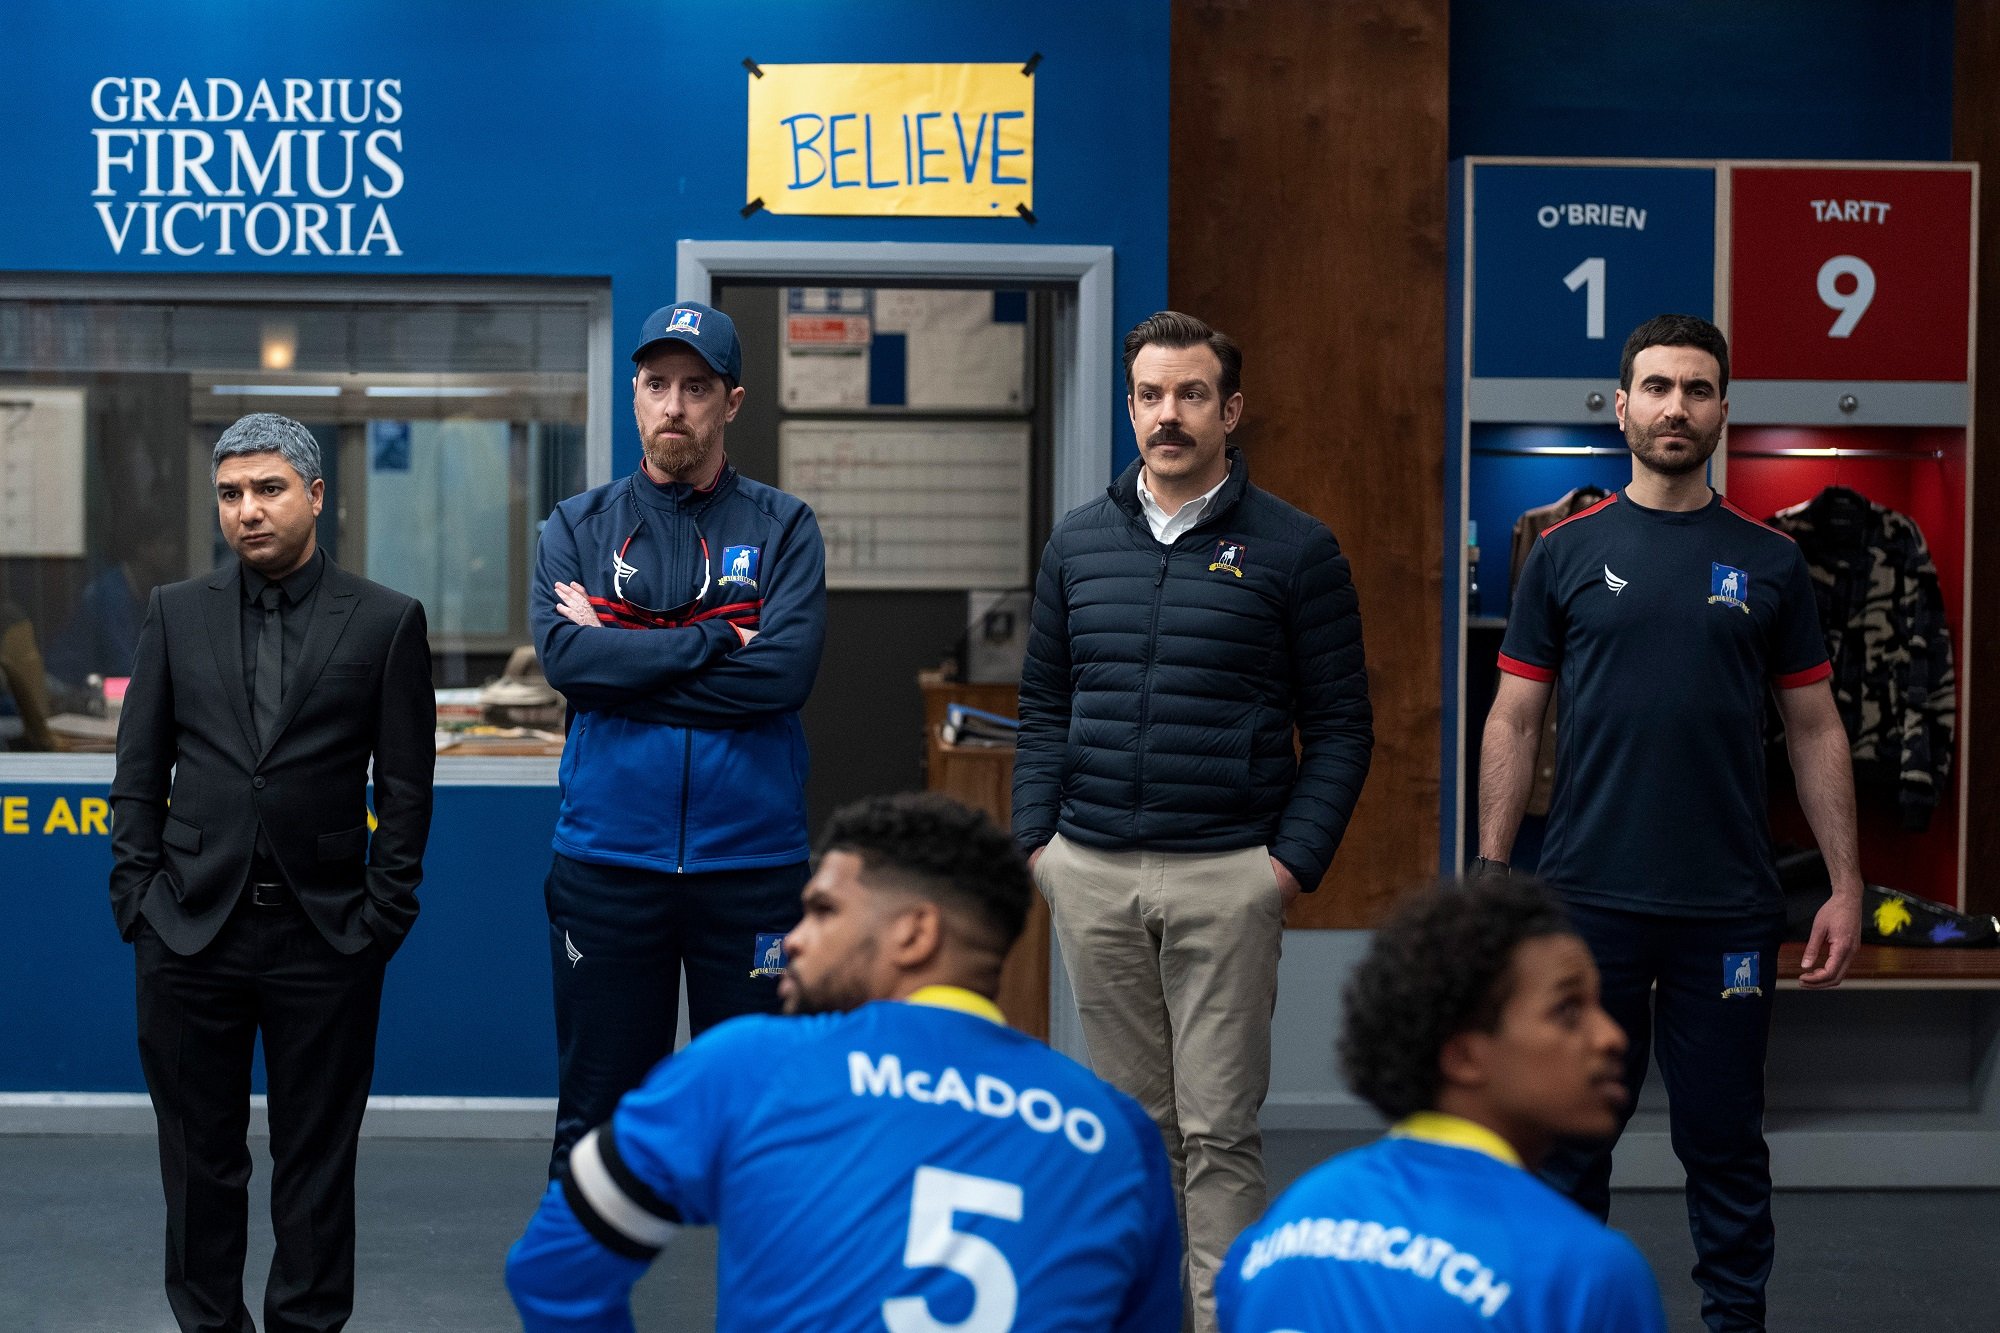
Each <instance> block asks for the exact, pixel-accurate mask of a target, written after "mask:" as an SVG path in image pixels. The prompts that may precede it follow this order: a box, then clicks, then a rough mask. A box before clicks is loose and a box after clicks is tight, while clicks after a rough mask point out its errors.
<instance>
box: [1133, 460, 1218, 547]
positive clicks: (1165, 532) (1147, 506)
mask: <svg viewBox="0 0 2000 1333" xmlns="http://www.w3.org/2000/svg"><path fill="white" fill-rule="evenodd" d="M1228 484H1229V474H1228V473H1226V472H1225V473H1224V474H1223V475H1222V480H1221V481H1218V482H1216V483H1215V486H1214V487H1213V489H1211V490H1210V491H1209V492H1208V493H1207V494H1206V495H1201V496H1197V497H1196V498H1194V499H1192V500H1189V501H1188V502H1187V503H1186V504H1184V505H1182V506H1181V507H1180V510H1179V511H1178V512H1177V513H1173V514H1169V513H1168V512H1167V511H1166V510H1165V509H1163V508H1161V507H1160V502H1159V501H1158V500H1155V499H1154V498H1153V493H1152V491H1150V490H1148V489H1147V488H1146V470H1145V469H1144V468H1140V469H1139V508H1140V509H1142V510H1144V511H1145V514H1146V526H1147V527H1149V528H1151V529H1152V530H1153V540H1154V541H1157V542H1159V543H1160V544H1161V545H1162V546H1172V545H1173V544H1174V543H1175V542H1177V541H1179V540H1180V539H1181V537H1182V536H1183V535H1184V534H1185V533H1186V532H1187V530H1188V529H1189V528H1192V527H1193V526H1194V525H1195V524H1197V523H1199V522H1201V520H1202V519H1203V517H1205V516H1206V515H1207V513H1208V507H1209V506H1210V505H1212V504H1214V503H1215V493H1216V492H1217V491H1219V490H1221V489H1222V488H1223V487H1224V486H1226V485H1228Z"/></svg>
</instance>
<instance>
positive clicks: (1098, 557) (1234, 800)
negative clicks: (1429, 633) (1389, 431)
mask: <svg viewBox="0 0 2000 1333" xmlns="http://www.w3.org/2000/svg"><path fill="white" fill-rule="evenodd" d="M1229 460H1230V467H1229V478H1228V480H1227V481H1226V482H1225V483H1224V484H1223V488H1222V490H1221V492H1220V493H1219V494H1218V495H1217V496H1216V500H1215V503H1214V505H1213V506H1212V508H1211V510H1210V512H1209V514H1208V515H1207V517H1205V518H1204V519H1203V520H1202V521H1201V522H1200V523H1199V524H1197V525H1196V526H1195V527H1194V528H1193V529H1192V530H1190V531H1189V532H1188V533H1187V534H1186V535H1184V536H1182V537H1181V538H1180V539H1179V540H1178V541H1176V542H1175V543H1174V544H1173V545H1172V546H1162V545H1161V544H1160V543H1159V542H1158V541H1156V540H1155V539H1154V537H1153V534H1152V531H1151V529H1149V528H1148V527H1147V525H1146V518H1145V514H1144V513H1143V512H1142V511H1141V509H1140V506H1139V489H1138V479H1139V464H1138V463H1136V462H1135V463H1133V464H1132V466H1131V467H1129V468H1127V469H1126V470H1125V474H1124V475H1123V476H1121V477H1120V478H1119V479H1118V480H1117V481H1116V482H1114V483H1113V484H1112V485H1111V487H1110V489H1109V490H1108V491H1107V492H1106V494H1105V495H1104V496H1103V497H1102V498H1101V499H1098V500H1094V501H1092V502H1091V503H1089V504H1086V505H1083V506H1080V507H1079V508H1077V509H1075V510H1074V511H1072V512H1071V513H1070V514H1068V515H1067V516H1066V517H1065V518H1064V519H1063V520H1062V522H1061V523H1059V524H1058V525H1057V526H1056V530H1055V533H1054V534H1053V535H1052V536H1051V537H1050V538H1049V544H1048V549H1047V551H1046V552H1044V554H1043V556H1042V568H1041V574H1040V576H1039V578H1038V579H1037V581H1036V585H1035V610H1034V622H1033V625H1032V627H1031V630H1030V633H1029V637H1028V656H1027V662H1026V665H1025V666H1024V667H1023V669H1022V673H1021V737H1020V749H1019V752H1018V754H1017V756H1016V759H1015V764H1014V836H1015V837H1016V839H1018V840H1019V842H1020V844H1021V846H1022V847H1023V848H1025V849H1028V850H1031V851H1032V850H1033V849H1034V848H1037V847H1040V846H1041V845H1043V844H1044V843H1046V842H1047V841H1048V840H1049V839H1050V838H1051V837H1053V836H1054V835H1055V834H1056V833H1058V832H1060V833H1061V834H1062V835H1063V836H1064V837H1065V838H1068V839H1070V840H1071V841H1073V842H1078V843H1083V844H1085V845H1087V846H1091V847H1099V848H1107V849H1129V848H1136V847H1145V848H1149V849H1152V850H1154V851H1169V852H1211V851H1228V850H1234V849H1238V848H1243V847H1254V846H1265V847H1269V848H1270V849H1271V855H1273V856H1274V857H1276V858H1277V859H1278V860H1279V861H1280V862H1281V863H1282V864H1283V865H1284V866H1285V868H1286V869H1288V870H1290V871H1291V872H1292V874H1293V875H1294V876H1295V877H1296V878H1297V879H1298V881H1299V883H1300V885H1302V886H1303V887H1304V888H1306V889H1308V890H1311V889H1313V888H1316V887H1317V886H1318V884H1319V881H1320V878H1321V876H1323V875H1324V874H1325V873H1326V869H1327V866H1328V865H1329V864H1330V863H1331V862H1332V861H1333V854H1334V851H1335V849H1336V848H1338V847H1339V845H1340V838H1341V835H1342V833H1344V832H1345V831H1346V828H1347V821H1348V818H1349V816H1350V815H1352V814H1353V812H1354V802H1355V800H1356V799H1357V798H1358V797H1359V796H1360V794H1361V782H1362V779H1363V778H1364V777H1366V776H1367V773H1368V756H1369V752H1370V751H1371V749H1372V748H1373V747H1374V729H1373V725H1372V722H1371V715H1370V712H1369V707H1368V680H1367V672H1366V668H1365V666H1364V663H1363V660H1362V651H1361V613H1360V609H1359V607H1358V605H1357V603H1356V601H1355V595H1354V583H1353V580H1352V578H1351V577H1350V576H1349V572H1348V567H1347V559H1346V557H1345V556H1343V555H1341V553H1340V547H1339V544H1338V543H1336V542H1335V541H1334V539H1333V534H1332V533H1331V532H1329V531H1327V529H1326V525H1325V524H1323V523H1321V522H1319V521H1318V520H1317V519H1315V518H1313V517H1312V516H1311V515H1309V514H1305V513H1301V512H1300V511H1299V510H1297V509H1294V508H1292V506H1290V505H1288V504H1286V503H1285V502H1284V501H1282V500H1280V499H1278V498H1277V497H1276V496H1274V495H1271V494H1269V493H1268V492H1265V491H1261V490H1259V489H1257V488H1256V487H1255V486H1252V485H1251V484H1250V476H1249V465H1248V463H1247V462H1246V461H1245V459H1244V458H1243V456H1242V455H1241V454H1240V453H1239V452H1238V451H1237V450H1235V449H1233V448H1232V449H1231V450H1230V451H1229ZM1295 724H1296V726H1297V728H1298V733H1299V739H1300V748H1299V750H1298V752H1297V755H1296V757H1295V754H1294V747H1293V742H1292V736H1293V727H1294V725H1295Z"/></svg>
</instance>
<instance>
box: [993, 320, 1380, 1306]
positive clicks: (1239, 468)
mask: <svg viewBox="0 0 2000 1333" xmlns="http://www.w3.org/2000/svg"><path fill="white" fill-rule="evenodd" d="M1242 374H1243V353H1242V351H1241V349H1240V348H1239V347H1238V346H1237V345H1236V343H1235V341H1234V340H1232V339H1231V338H1229V337H1228V336H1227V335H1225V334H1222V333H1218V332H1216V331H1215V330H1213V329H1211V328H1210V327H1209V326H1208V325H1207V324H1204V323H1203V322H1202V321H1201V320H1198V319H1195V318H1193V317H1192V316H1189V315H1184V314H1180V313H1178V312H1175V311H1171V310H1167V311H1161V312H1160V313H1158V314H1156V315H1153V316H1152V317H1150V318H1148V319H1147V320H1145V321H1144V322H1142V323H1141V324H1140V325H1139V326H1138V327H1137V328H1135V329H1133V330H1132V331H1131V332H1130V333H1129V334H1127V335H1126V337H1125V381H1126V390H1127V399H1126V405H1127V408H1128V410H1129V411H1130V413H1131V418H1132V429H1133V433H1134V434H1135V435H1136V436H1137V438H1138V444H1139V458H1138V460H1137V461H1135V462H1134V463H1133V464H1132V465H1131V466H1130V467H1128V468H1127V469H1126V470H1125V472H1124V475H1122V476H1121V477H1119V478H1118V480H1117V481H1115V482H1113V483H1112V485H1111V487H1110V489H1109V491H1108V492H1107V493H1106V494H1105V495H1104V496H1102V497H1100V498H1098V499H1097V500H1094V501H1092V502H1091V503H1089V504H1087V505H1084V506H1082V507H1080V508H1078V509H1076V510H1075V511H1073V512H1072V513H1070V514H1069V515H1068V516H1066V517H1065V518H1064V519H1063V520H1062V522H1060V523H1059V524H1057V525H1056V530H1055V532H1054V534H1053V535H1052V536H1051V537H1050V538H1049V544H1048V549H1047V551H1046V552H1045V553H1044V555H1043V557H1042V568H1041V574H1040V577H1039V579H1038V581H1037V583H1036V588H1035V607H1034V618H1033V623H1032V626H1031V630H1030V634H1029V639H1028V653H1027V661H1026V664H1025V666H1024V667H1023V669H1022V673H1021V735H1020V744H1019V751H1018V754H1017V757H1016V760H1015V766H1014V836H1015V838H1016V840H1017V841H1019V842H1020V844H1021V846H1022V848H1023V849H1024V850H1026V851H1028V852H1029V853H1030V854H1031V856H1032V858H1033V859H1032V860H1031V862H1030V864H1031V865H1032V866H1033V867H1034V869H1035V874H1036V879H1037V881H1038V882H1039V884H1040V886H1041V889H1042V892H1043V894H1044V895H1045V896H1046V897H1047V898H1048V901H1049V910H1050V914H1051V917H1052V919H1053V922H1054V925H1055V932H1056V937H1057V939H1058V941H1059V942H1060V944H1061V947H1062V954H1063V960H1064V962H1065V964H1066V965H1067V967H1068V970H1069V975H1070V979H1071V981H1072V983H1073V985H1074V987H1075V991H1076V997H1077V1008H1078V1012H1079V1014H1080V1015H1081V1017H1082V1020H1083V1032H1084V1039H1085V1041H1086V1043H1087V1044H1088V1046H1089V1048H1090V1058H1091V1064H1092V1065H1093V1066H1094V1067H1095V1068H1096V1070H1097V1072H1098V1073H1099V1074H1100V1075H1102V1076H1103V1077H1105V1078H1107V1079H1109V1080H1110V1081H1111V1082H1112V1083H1114V1084H1116V1085H1117V1086H1118V1087H1119V1088H1121V1089H1123V1090H1124V1091H1125V1092H1128V1093H1130V1094H1131V1095H1132V1096H1134V1097H1135V1098H1137V1099H1138V1101H1139V1103H1140V1104H1141V1105H1142V1106H1144V1107H1145V1108H1146V1110H1147V1112H1148V1113H1149V1114H1151V1115H1152V1117H1153V1119H1154V1121H1155V1122H1156V1123H1157V1124H1158V1125H1159V1126H1160V1131H1161V1133H1162V1135H1163V1136H1164V1137H1165V1140H1166V1146H1167V1155H1168V1158H1169V1159H1170V1161H1171V1162H1172V1164H1173V1169H1174V1186H1175V1195H1176V1199H1177V1202H1178V1203H1179V1204H1180V1208H1181V1215H1182V1222H1183V1231H1184V1233H1185V1235H1186V1236H1187V1245H1188V1255H1187V1263H1186V1267H1185V1270H1184V1281H1185V1283H1186V1285H1187V1294H1188V1307H1189V1311H1190V1318H1191V1320H1192V1326H1193V1327H1195V1328H1198V1329H1203V1330H1212V1329H1213V1328H1214V1327H1215V1304H1214V1298H1213V1295H1212V1290H1211V1289H1212V1285H1213V1282H1214V1276H1215V1270H1216V1267H1217V1265H1218V1264H1220V1263H1221V1261H1222V1256H1223V1253H1224V1252H1225V1251H1226V1250H1227V1249H1228V1247H1229V1243H1230V1241H1232V1240H1233V1239H1235V1237H1236V1234H1237V1233H1238V1232H1239V1231H1241V1230H1242V1229H1243V1228H1244V1227H1245V1226H1246V1225H1248V1224H1249V1223H1250V1222H1251V1221H1252V1220H1254V1219H1255V1218H1256V1216H1257V1215H1258V1213H1260V1212H1262V1211H1263V1208H1264V1202H1265V1195H1264V1167H1263V1161H1262V1139H1261V1137H1260V1136H1259V1133H1258V1129H1257V1111H1258V1108H1259V1107H1260V1106H1261V1105H1262V1104H1263V1101H1264V1094H1265V1092H1266V1091H1267V1089H1268V1088H1269V1086H1270V1074H1271V1013H1272V1009H1273V1007H1274V1006H1275V1005H1276V1003H1277V995H1278V950H1279V946H1280V942H1281V939H1282V935H1283V931H1284V910H1285V907H1286V905H1287V904H1289V903H1290V902H1291V901H1292V899H1293V898H1295V897H1296V896H1297V895H1298V894H1300V893H1301V892H1311V891H1313V890H1314V889H1316V888H1318V887H1319V882H1320V878H1321V876H1323V875H1324V874H1325V873H1326V869H1327V866H1328V865H1329V864H1330V863H1331V862H1332V860H1333V854H1334V851H1335V849H1336V848H1337V847H1338V846H1339V845H1340V839H1341V835H1342V833H1344V832H1345V831H1346V828H1347V820H1348V817H1349V815H1350V814H1352V813H1353V810H1354V803H1355V800H1356V799H1357V798H1358V797H1359V796H1360V794H1361V783H1362V779H1363V778H1364V777H1365V776H1366V775H1367V772H1368V756H1369V752H1370V750H1371V748H1372V746H1373V744H1374V732H1373V728H1372V724H1371V718H1370V713H1369V707H1368V684H1367V675H1366V669H1365V666H1364V664H1363V661H1362V650H1361V616H1360V611H1359V609H1358V607H1357V605H1356V601H1355V595H1354V584H1353V580H1352V579H1351V578H1350V577H1349V574H1348V567H1347V560H1346V558H1345V557H1343V556H1342V555H1341V553H1340V547H1339V545H1338V544H1337V543H1336V542H1335V541H1334V539H1333V534H1332V533H1331V532H1329V531H1327V529H1326V526H1325V525H1324V524H1322V523H1320V522H1319V521H1318V520H1317V519H1315V518H1313V517H1312V516H1311V515H1309V514H1304V513H1301V512H1300V511H1298V510H1297V509H1294V508H1293V507H1292V506H1290V505H1288V504H1286V503H1285V502H1284V501H1282V500H1280V499H1278V498H1277V497H1276V496H1273V495H1271V494H1269V493H1268V492H1266V491H1263V490H1260V489H1258V488H1257V487H1255V486H1253V485H1251V484H1250V477H1249V463H1248V461H1247V460H1246V459H1245V458H1244V456H1243V455H1242V453H1241V452H1239V451H1238V450H1236V449H1235V448H1233V447H1231V446H1230V444H1229V434H1230V432H1231V431H1233V430H1234V429H1235V428H1236V425H1237V423H1238V421H1239V420H1240V419H1241V418H1242V414H1243V394H1242V391H1241V387H1240V386H1241V381H1242ZM1295 730H1296V732H1297V735H1298V741H1299V743H1298V745H1297V747H1296V748H1295V747H1294V744H1293V734H1294V731H1295Z"/></svg>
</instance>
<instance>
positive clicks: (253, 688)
mask: <svg viewBox="0 0 2000 1333" xmlns="http://www.w3.org/2000/svg"><path fill="white" fill-rule="evenodd" d="M325 571H326V552H324V551H320V550H315V551H314V552H313V553H312V558H311V559H310V560H307V561H306V562H305V563H304V564H303V565H300V566H299V567H298V568H297V569H295V570H293V571H292V572H291V573H289V574H287V575H285V577H283V578H281V579H278V580H277V584H278V623H279V624H280V625H281V626H283V627H284V643H285V652H284V663H285V665H284V675H285V689H286V690H287V691H290V689H291V688H292V673H293V672H294V671H296V670H297V669H298V664H299V654H301V653H302V652H304V651H305V644H306V626H308V625H310V624H311V623H312V609H313V594H315V593H317V592H318V591H319V579H320V575H321V574H322V573H324V572H325ZM271 582H272V580H270V579H267V578H265V577H264V576H263V575H262V574H259V573H258V572H257V571H256V570H254V569H252V568H250V566H248V565H245V566H243V688H244V690H245V691H246V692H247V693H248V694H249V696H250V711H251V713H252V715H255V713H256V711H257V636H258V635H260V634H262V633H263V632H264V608H263V607H262V606H259V605H258V603H257V599H258V598H259V597H262V596H263V595H264V588H265V586H266V585H267V584H269V583H271Z"/></svg>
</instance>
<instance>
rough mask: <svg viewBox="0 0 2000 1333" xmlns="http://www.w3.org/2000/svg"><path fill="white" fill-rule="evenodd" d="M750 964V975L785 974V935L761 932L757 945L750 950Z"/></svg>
mask: <svg viewBox="0 0 2000 1333" xmlns="http://www.w3.org/2000/svg"><path fill="white" fill-rule="evenodd" d="M750 964H751V966H750V975H751V976H753V977H779V976H783V975H784V974H785V937H784V936H783V935H782V934H770V933H764V934H759V935H758V936H757V945H756V947H755V948H753V949H752V950H751V951H750Z"/></svg>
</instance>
